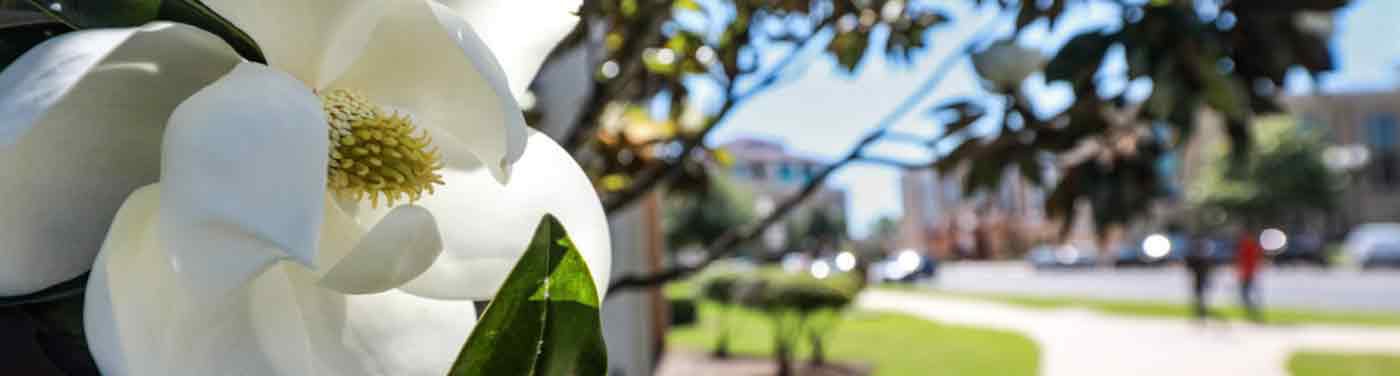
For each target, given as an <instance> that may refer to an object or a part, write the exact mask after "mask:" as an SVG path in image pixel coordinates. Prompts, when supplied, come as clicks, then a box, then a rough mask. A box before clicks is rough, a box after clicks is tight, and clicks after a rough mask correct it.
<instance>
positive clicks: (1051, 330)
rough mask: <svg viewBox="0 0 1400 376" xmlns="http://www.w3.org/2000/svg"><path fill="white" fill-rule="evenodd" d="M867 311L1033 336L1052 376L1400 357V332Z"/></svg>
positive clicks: (879, 294) (1151, 375)
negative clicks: (1312, 354)
mask: <svg viewBox="0 0 1400 376" xmlns="http://www.w3.org/2000/svg"><path fill="white" fill-rule="evenodd" d="M858 304H859V305H860V307H861V308H865V309H873V310H882V311H895V312H901V313H907V314H911V315H915V316H918V317H922V318H925V319H929V320H933V321H939V322H945V323H950V324H958V325H968V326H978V327H988V328H999V329H1007V330H1012V331H1016V332H1020V333H1024V334H1027V335H1029V336H1030V337H1031V338H1032V339H1034V340H1035V341H1036V342H1037V343H1039V344H1040V349H1041V373H1042V375H1045V376H1100V375H1103V376H1110V375H1111V376H1121V375H1138V376H1155V375H1163V376H1166V375H1170V376H1179V375H1193V376H1211V375H1223V376H1274V375H1278V376H1286V375H1287V374H1288V373H1287V370H1286V365H1285V363H1286V362H1287V359H1288V356H1289V355H1290V354H1291V353H1292V352H1294V351H1295V350H1298V349H1323V350H1328V351H1339V352H1382V353H1396V354H1400V330H1397V329H1377V328H1360V327H1340V326H1315V325H1301V326H1259V325H1251V324H1240V323H1230V324H1223V323H1212V324H1211V325H1209V326H1202V325H1199V324H1196V323H1194V322H1191V321H1187V320H1180V319H1150V318H1130V317H1124V316H1113V315H1104V314H1100V313H1097V312H1093V311H1088V310H1083V309H1065V310H1031V309H1025V308H1019V307H1015V306H1011V305H1006V304H1000V303H992V302H980V301H971V300H960V299H948V298H937V297H930V296H927V295H921V294H917V293H903V292H893V291H884V290H868V291H867V292H865V293H863V294H861V297H860V298H859V302H858Z"/></svg>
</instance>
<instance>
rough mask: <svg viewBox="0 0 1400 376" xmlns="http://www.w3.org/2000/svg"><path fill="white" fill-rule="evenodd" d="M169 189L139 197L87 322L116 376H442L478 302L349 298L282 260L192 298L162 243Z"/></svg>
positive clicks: (113, 243) (95, 285)
mask: <svg viewBox="0 0 1400 376" xmlns="http://www.w3.org/2000/svg"><path fill="white" fill-rule="evenodd" d="M161 200H162V197H161V188H160V187H159V186H151V187H148V188H144V189H141V190H139V191H137V193H135V194H133V195H132V196H131V198H130V199H129V200H128V201H127V202H126V204H125V205H124V206H123V207H122V209H121V211H120V212H119V213H118V215H117V219H116V220H115V221H114V223H113V226H112V231H111V233H110V235H109V237H108V239H107V241H106V242H105V243H104V244H103V247H102V252H101V254H100V255H99V257H98V261H97V263H96V265H95V266H94V267H93V274H92V277H91V279H90V280H89V282H88V289H87V295H86V303H85V304H86V305H85V309H84V327H85V328H86V335H87V339H88V345H89V348H90V349H91V351H92V354H93V357H94V359H95V360H96V361H97V364H98V366H99V368H100V369H101V371H102V373H103V374H106V375H115V376H123V375H443V374H446V373H447V370H448V369H449V368H450V366H451V364H452V362H453V361H454V360H455V358H456V355H457V350H458V349H459V348H460V346H461V344H462V343H463V342H464V341H465V340H466V338H467V336H468V335H469V334H470V333H471V330H472V327H473V326H474V325H475V317H476V312H475V310H474V309H473V306H472V303H471V302H464V301H463V302H459V301H440V300H433V299H425V298H420V297H417V296H414V295H410V294H406V293H403V292H400V291H396V290H390V291H387V292H383V293H378V294H372V295H343V294H340V293H337V292H335V291H333V290H329V289H325V288H321V287H320V286H319V285H318V284H317V282H316V281H317V277H316V276H315V275H314V274H312V273H311V272H310V271H307V270H305V269H303V268H301V267H300V266H298V265H295V264H290V263H279V264H277V265H275V266H273V267H271V268H268V269H267V270H266V271H265V272H264V273H261V274H259V275H257V276H255V277H254V278H253V279H252V280H250V281H249V283H247V284H245V285H241V286H238V287H237V288H236V289H235V290H233V291H231V292H230V293H228V294H225V295H224V297H223V298H221V299H215V300H212V301H206V300H200V299H191V298H190V296H191V294H190V293H191V291H190V290H189V286H186V285H183V284H181V283H180V280H181V277H180V276H179V275H178V274H177V272H176V270H175V269H174V268H173V267H172V263H171V262H170V260H171V257H172V256H173V255H172V254H170V252H168V251H167V250H166V249H164V248H162V247H161V246H160V244H161V241H160V240H159V238H160V234H159V233H158V231H160V229H161V227H160V226H158V225H157V223H159V222H160V219H159V215H160V210H159V207H160V206H161Z"/></svg>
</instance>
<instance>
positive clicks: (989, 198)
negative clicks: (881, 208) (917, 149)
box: [900, 169, 1058, 260]
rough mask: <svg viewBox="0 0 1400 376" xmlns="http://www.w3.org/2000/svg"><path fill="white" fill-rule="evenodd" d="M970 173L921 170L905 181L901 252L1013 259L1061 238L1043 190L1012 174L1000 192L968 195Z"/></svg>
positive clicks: (902, 182) (908, 173)
mask: <svg viewBox="0 0 1400 376" xmlns="http://www.w3.org/2000/svg"><path fill="white" fill-rule="evenodd" d="M965 170H966V169H955V170H954V171H951V172H949V173H947V174H939V173H938V172H937V171H935V170H933V169H922V170H915V171H906V172H905V173H904V174H903V176H901V178H900V188H901V191H902V194H903V197H902V198H903V205H904V217H903V219H902V221H901V223H900V234H901V239H900V245H901V247H902V248H913V249H917V250H923V251H925V252H929V253H930V254H932V255H933V256H934V257H937V258H939V259H944V260H950V259H996V258H1008V257H1018V256H1020V255H1021V254H1023V253H1025V251H1026V250H1027V249H1028V248H1029V247H1030V246H1032V245H1034V244H1035V243H1038V242H1041V241H1044V240H1046V239H1048V238H1050V237H1052V236H1053V235H1054V234H1055V233H1056V231H1057V230H1058V226H1057V225H1054V224H1053V223H1051V222H1050V221H1048V220H1047V218H1046V214H1045V206H1044V204H1045V196H1046V191H1045V189H1044V188H1041V187H1038V186H1036V185H1035V184H1033V183H1031V182H1030V181H1027V180H1026V179H1025V178H1024V177H1022V176H1021V174H1020V173H1018V172H1017V171H1016V170H1014V169H1010V170H1007V171H1006V175H1005V176H1003V177H1002V179H1001V183H1000V186H999V187H998V188H997V189H996V190H995V191H989V192H977V193H974V194H972V195H965V194H964V192H963V180H964V179H963V175H964V173H965Z"/></svg>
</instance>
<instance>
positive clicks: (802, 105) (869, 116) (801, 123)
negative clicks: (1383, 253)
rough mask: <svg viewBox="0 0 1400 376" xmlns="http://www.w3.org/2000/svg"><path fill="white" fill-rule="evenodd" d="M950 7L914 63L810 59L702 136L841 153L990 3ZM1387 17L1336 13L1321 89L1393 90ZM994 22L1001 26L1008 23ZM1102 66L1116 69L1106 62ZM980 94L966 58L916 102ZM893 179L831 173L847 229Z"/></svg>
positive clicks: (912, 121) (890, 203)
mask: <svg viewBox="0 0 1400 376" xmlns="http://www.w3.org/2000/svg"><path fill="white" fill-rule="evenodd" d="M967 3H970V2H967ZM950 10H951V11H952V12H951V15H952V16H953V17H954V18H953V19H954V20H955V22H953V23H952V24H950V25H946V26H942V27H941V28H939V29H936V30H935V31H933V32H932V33H931V34H930V38H929V40H930V43H931V47H930V48H929V49H928V50H927V51H924V52H922V53H921V54H920V55H919V58H918V59H917V60H916V62H915V63H914V64H911V65H902V64H898V63H892V62H888V61H886V60H885V59H884V56H883V55H881V54H876V55H872V56H869V57H868V58H867V59H866V61H865V62H864V63H863V65H862V68H861V69H860V71H859V72H857V73H856V74H854V75H850V74H846V73H845V72H844V71H842V70H840V69H839V68H838V67H836V65H835V63H834V62H833V61H831V60H827V59H815V60H813V61H812V62H811V64H810V65H809V66H807V67H806V70H805V71H803V72H799V73H798V74H796V75H795V77H794V78H792V79H790V80H789V81H787V82H785V83H783V84H781V85H780V86H776V87H775V88H773V89H770V90H769V91H766V92H764V93H762V94H760V95H758V96H757V97H755V98H753V99H751V100H750V101H749V102H748V103H746V104H743V105H742V106H741V107H738V108H737V109H735V110H734V113H733V114H732V115H731V118H730V119H729V120H728V121H727V122H726V123H725V124H724V125H723V128H721V129H717V130H715V132H714V133H713V134H712V135H711V136H710V139H709V140H708V141H709V142H710V143H711V144H716V145H717V144H722V143H724V142H726V141H729V140H733V139H735V138H740V137H762V138H766V139H771V140H777V141H781V142H784V143H786V144H787V145H788V146H789V147H790V148H791V149H793V150H795V151H796V152H798V153H801V154H806V155H810V156H815V157H821V158H835V157H837V156H839V155H842V154H844V153H845V152H846V151H848V150H849V149H850V147H851V146H852V144H853V143H854V142H855V141H856V140H858V139H859V138H860V137H861V136H862V135H864V134H865V133H866V132H868V131H869V130H870V129H871V127H872V126H873V125H874V123H875V122H876V121H877V120H878V119H879V118H881V117H883V116H884V115H885V114H887V113H888V112H890V111H891V110H892V109H894V108H895V107H896V106H897V105H898V103H899V102H900V101H902V100H904V99H905V98H906V97H908V96H909V95H910V94H912V93H913V92H914V90H915V88H916V87H918V86H919V85H920V84H922V83H923V82H924V80H925V79H926V78H927V77H929V76H930V74H931V72H932V71H933V70H934V68H935V67H936V66H937V65H938V64H939V63H940V62H941V61H942V60H943V57H944V56H947V55H948V53H949V51H953V50H956V49H958V48H960V46H961V45H962V43H964V42H963V41H965V40H967V39H968V38H969V37H970V36H971V35H973V34H974V33H975V32H976V31H977V30H979V29H981V28H983V27H984V25H985V24H986V23H987V22H989V21H991V20H992V15H993V13H992V12H990V11H989V10H990V8H981V9H976V8H971V7H970V6H968V7H963V8H954V9H950ZM1115 19H1117V14H1116V10H1115V9H1114V8H1113V7H1109V6H1099V5H1093V6H1087V7H1076V8H1072V9H1071V10H1070V11H1069V13H1068V14H1067V16H1066V19H1065V22H1064V23H1063V24H1062V25H1060V27H1059V28H1058V29H1057V30H1056V31H1055V32H1049V31H1047V30H1044V28H1043V27H1041V28H1040V30H1031V31H1030V32H1029V33H1028V34H1027V35H1024V36H1023V38H1022V39H1021V42H1023V43H1025V44H1026V45H1033V46H1044V48H1045V49H1046V52H1047V53H1051V52H1053V51H1054V50H1055V49H1056V48H1057V46H1059V45H1060V44H1062V43H1063V42H1064V40H1066V39H1068V38H1069V36H1072V35H1074V34H1076V33H1077V32H1078V31H1080V30H1085V29H1088V28H1094V27H1099V26H1102V25H1110V24H1112V23H1113V22H1114V21H1113V20H1115ZM1395 22H1400V1H1395V0H1355V1H1354V2H1353V4H1352V5H1351V6H1349V7H1348V8H1347V9H1344V10H1343V11H1341V12H1340V13H1339V14H1338V24H1337V33H1336V34H1335V35H1334V38H1335V39H1334V41H1335V44H1334V46H1333V47H1334V51H1333V53H1334V56H1335V57H1336V59H1337V62H1338V64H1339V65H1340V68H1339V69H1338V70H1337V71H1336V72H1333V73H1331V74H1328V75H1325V76H1324V77H1323V80H1322V81H1321V85H1320V87H1321V90H1322V91H1324V92H1344V91H1375V90H1391V89H1394V88H1395V87H1396V86H1397V83H1398V82H1400V77H1397V76H1400V37H1397V35H1396V31H1397V29H1398V28H1397V27H1396V26H1395V25H1394V23H1395ZM1002 24H1006V23H1005V22H1003V23H1002ZM1003 29H1004V30H1005V31H1006V32H1009V31H1010V25H1005V27H1003ZM964 60H965V59H964ZM1105 69H1109V70H1113V69H1121V68H1119V67H1115V64H1109V65H1108V66H1106V67H1105ZM1296 76H1297V77H1296V79H1293V78H1291V79H1290V83H1289V89H1290V91H1293V92H1306V91H1310V90H1312V89H1314V87H1315V85H1313V83H1312V82H1310V81H1311V80H1309V79H1308V78H1307V77H1306V75H1305V74H1299V75H1296ZM1031 81H1032V82H1029V83H1027V87H1026V90H1028V91H1029V92H1031V93H1032V96H1033V97H1035V102H1036V104H1037V107H1038V109H1040V110H1042V111H1053V110H1054V109H1056V108H1061V107H1062V106H1064V105H1066V104H1067V103H1068V102H1069V99H1070V97H1069V96H1068V89H1067V88H1063V87H1053V86H1051V87H1047V86H1046V85H1044V83H1043V82H1038V78H1032V80H1031ZM982 92H983V91H982V89H981V87H980V84H979V83H978V82H977V78H976V75H975V73H973V71H972V68H971V64H970V63H968V62H966V61H963V62H960V63H958V64H957V66H956V68H954V70H953V71H952V73H951V74H950V75H949V76H947V77H946V78H945V79H944V80H943V82H942V84H941V85H940V86H939V87H938V89H936V90H935V91H934V92H933V93H932V94H931V95H929V96H928V97H927V98H926V100H925V103H924V105H923V106H922V107H921V108H931V107H933V106H935V105H937V104H939V103H944V102H947V101H949V100H952V99H956V98H959V97H966V96H977V95H981V93H982ZM896 128H897V129H900V130H904V131H908V132H912V133H920V134H929V135H931V134H932V132H934V131H935V130H936V129H935V128H934V126H933V124H932V123H931V122H930V120H929V119H928V118H926V117H924V113H923V112H922V111H916V112H914V113H911V114H909V115H908V116H906V117H904V118H903V119H901V121H900V122H899V123H898V124H897V125H896ZM876 151H877V152H879V153H880V154H883V155H889V156H897V157H901V158H903V159H906V160H915V161H917V160H926V159H928V158H930V155H929V153H928V152H927V151H925V150H919V149H917V148H910V147H905V146H900V145H880V146H879V147H877V148H876ZM898 177H899V172H898V171H897V170H895V169H892V168H888V167H883V166H874V165H854V166H851V167H847V168H846V169H845V170H843V171H841V172H839V173H838V174H837V176H836V177H835V183H836V184H837V185H838V186H840V187H842V188H844V189H846V191H847V192H848V194H849V196H848V197H849V202H848V209H849V213H850V215H851V218H849V219H850V221H849V222H850V225H851V231H852V233H853V234H854V235H856V236H858V237H859V236H864V235H865V234H866V233H867V230H868V228H869V225H870V224H871V223H873V222H874V221H875V220H876V219H878V218H880V217H881V216H899V215H900V193H899V181H898Z"/></svg>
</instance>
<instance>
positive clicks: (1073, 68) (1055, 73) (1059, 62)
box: [1045, 32, 1118, 82]
mask: <svg viewBox="0 0 1400 376" xmlns="http://www.w3.org/2000/svg"><path fill="white" fill-rule="evenodd" d="M1117 40H1118V38H1117V36H1116V35H1115V34H1104V33H1100V32H1088V33H1084V34H1080V35H1078V36H1075V37H1074V38H1072V39H1070V40H1069V42H1066V43H1065V46H1064V47H1061V48H1060V51H1059V52H1057V53H1055V57H1054V58H1052V59H1050V62H1049V63H1047V64H1046V65H1045V80H1046V81H1072V82H1078V81H1081V80H1086V79H1089V78H1091V77H1093V75H1094V73H1095V72H1098V71H1099V66H1100V65H1101V64H1102V63H1103V59H1104V56H1105V55H1107V54H1108V47H1109V46H1112V45H1113V43H1114V42H1115V41H1117Z"/></svg>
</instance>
